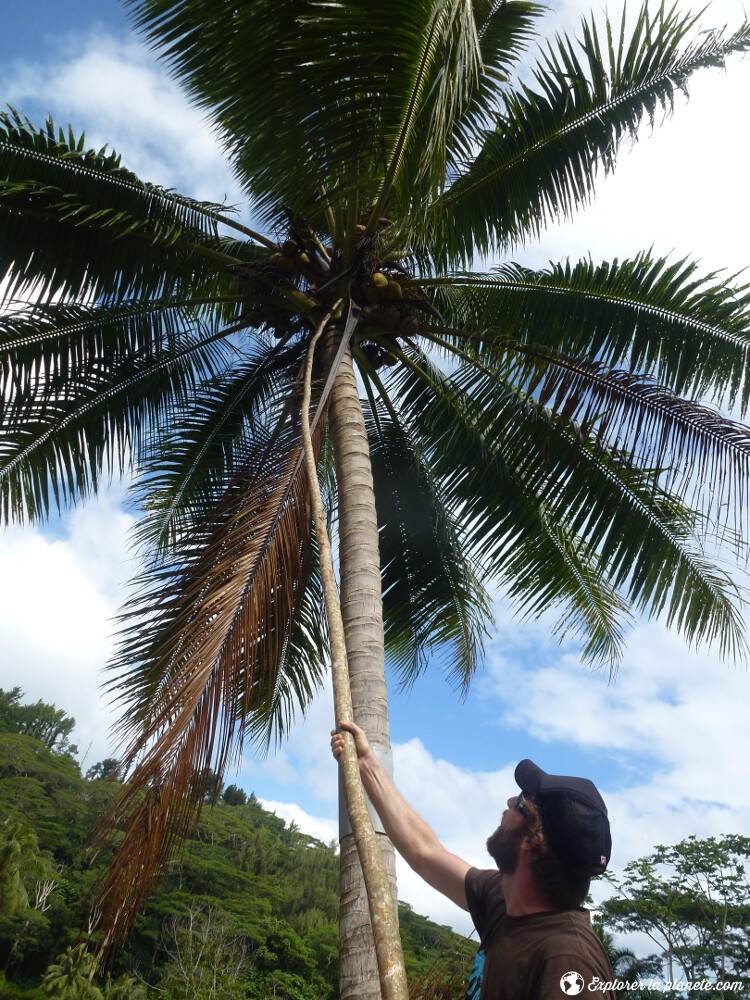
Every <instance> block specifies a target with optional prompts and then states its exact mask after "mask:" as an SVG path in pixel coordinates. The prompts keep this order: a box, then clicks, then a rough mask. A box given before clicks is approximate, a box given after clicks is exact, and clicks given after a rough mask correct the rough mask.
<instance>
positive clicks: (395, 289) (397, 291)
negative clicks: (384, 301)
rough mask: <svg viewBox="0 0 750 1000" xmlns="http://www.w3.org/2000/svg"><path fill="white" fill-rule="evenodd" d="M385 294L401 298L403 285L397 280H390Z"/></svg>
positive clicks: (389, 296) (392, 297)
mask: <svg viewBox="0 0 750 1000" xmlns="http://www.w3.org/2000/svg"><path fill="white" fill-rule="evenodd" d="M385 294H386V295H387V296H388V298H389V299H400V298H401V296H402V294H403V293H402V291H401V285H400V284H399V283H398V282H397V281H389V282H388V287H387V288H386V290H385Z"/></svg>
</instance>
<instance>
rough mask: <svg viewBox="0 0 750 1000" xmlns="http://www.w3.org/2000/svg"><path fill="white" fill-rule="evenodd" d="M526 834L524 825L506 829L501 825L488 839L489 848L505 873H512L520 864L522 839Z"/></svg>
mask: <svg viewBox="0 0 750 1000" xmlns="http://www.w3.org/2000/svg"><path fill="white" fill-rule="evenodd" d="M525 836H526V830H525V828H524V827H523V826H520V827H517V828H516V829H514V830H504V829H503V828H502V826H499V827H498V828H497V830H495V832H494V833H493V834H491V835H490V836H489V837H488V839H487V850H488V851H489V852H490V857H491V858H492V860H493V861H494V862H495V864H496V865H497V867H498V868H499V869H500V871H501V872H502V873H503V875H512V874H513V873H514V872H515V870H516V867H517V866H518V858H519V855H520V852H521V841H522V840H523V838H524V837H525Z"/></svg>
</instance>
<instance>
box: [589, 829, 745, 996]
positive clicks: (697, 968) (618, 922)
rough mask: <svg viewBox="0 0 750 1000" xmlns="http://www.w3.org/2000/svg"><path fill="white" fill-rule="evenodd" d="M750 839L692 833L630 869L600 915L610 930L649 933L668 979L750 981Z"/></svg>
mask: <svg viewBox="0 0 750 1000" xmlns="http://www.w3.org/2000/svg"><path fill="white" fill-rule="evenodd" d="M748 859H750V838H748V837H740V836H737V835H732V836H725V837H721V838H719V839H717V838H715V837H708V838H706V839H703V840H701V839H699V838H697V837H694V836H691V837H688V838H687V839H686V840H683V841H680V843H679V844H675V845H674V846H673V847H657V848H656V850H655V851H654V853H653V854H651V855H649V856H648V857H644V858H639V859H638V860H637V861H633V862H631V863H630V864H629V865H627V866H626V867H625V870H624V873H623V875H622V877H621V878H619V879H618V878H614V877H612V878H611V879H610V881H611V882H612V884H613V885H614V886H615V887H616V889H617V890H618V895H617V896H615V897H613V898H612V899H609V900H607V901H606V902H605V903H604V904H603V905H602V907H601V914H602V918H603V920H604V923H605V925H606V926H607V927H611V928H613V929H614V930H619V931H625V932H635V931H638V932H641V933H643V934H646V935H647V936H648V937H649V938H650V939H651V941H653V942H654V944H656V946H657V947H658V949H659V951H658V956H656V957H658V958H659V959H660V964H661V970H660V971H661V972H662V974H663V977H664V978H665V979H666V980H667V981H668V982H675V981H686V980H688V981H698V980H701V979H703V978H707V979H709V980H710V981H712V982H716V981H721V982H726V981H728V980H732V981H741V982H743V983H744V986H745V988H747V986H748V985H750V883H749V882H748V879H747V875H746V865H747V861H748Z"/></svg>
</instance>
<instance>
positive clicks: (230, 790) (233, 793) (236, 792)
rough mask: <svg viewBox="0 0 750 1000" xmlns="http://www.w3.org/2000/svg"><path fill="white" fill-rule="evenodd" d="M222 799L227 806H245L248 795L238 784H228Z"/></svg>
mask: <svg viewBox="0 0 750 1000" xmlns="http://www.w3.org/2000/svg"><path fill="white" fill-rule="evenodd" d="M221 801H222V802H223V803H224V805H227V806H244V805H245V803H246V802H247V795H246V794H245V792H243V791H242V789H241V788H239V787H238V786H237V785H227V787H226V788H225V789H224V794H223V795H222V796H221Z"/></svg>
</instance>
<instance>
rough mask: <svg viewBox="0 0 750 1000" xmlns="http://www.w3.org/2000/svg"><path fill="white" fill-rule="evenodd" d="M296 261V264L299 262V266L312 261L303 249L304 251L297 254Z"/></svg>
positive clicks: (304, 265)
mask: <svg viewBox="0 0 750 1000" xmlns="http://www.w3.org/2000/svg"><path fill="white" fill-rule="evenodd" d="M294 262H295V264H297V266H298V267H306V266H307V265H308V264H309V263H310V258H309V257H308V256H307V254H306V253H305V252H304V251H303V252H302V253H298V254H297V256H296V257H295V258H294Z"/></svg>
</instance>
